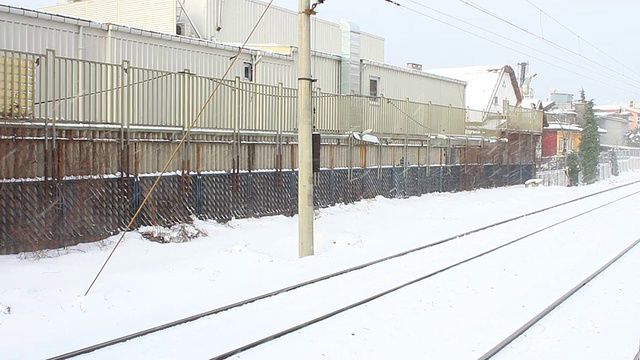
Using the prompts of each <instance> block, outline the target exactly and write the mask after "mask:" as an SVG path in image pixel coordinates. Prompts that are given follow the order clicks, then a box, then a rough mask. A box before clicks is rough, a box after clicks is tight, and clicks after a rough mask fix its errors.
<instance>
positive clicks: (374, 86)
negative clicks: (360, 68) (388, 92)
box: [369, 76, 380, 98]
mask: <svg viewBox="0 0 640 360" xmlns="http://www.w3.org/2000/svg"><path fill="white" fill-rule="evenodd" d="M379 91H380V77H378V76H371V77H369V96H371V97H374V98H377V97H378V95H379Z"/></svg>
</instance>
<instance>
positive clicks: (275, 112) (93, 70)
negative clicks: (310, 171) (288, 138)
mask: <svg viewBox="0 0 640 360" xmlns="http://www.w3.org/2000/svg"><path fill="white" fill-rule="evenodd" d="M216 86H219V90H218V93H216V95H215V96H214V97H213V98H212V99H211V102H210V103H209V105H208V107H207V108H206V109H204V111H203V112H202V113H201V114H200V117H199V119H198V121H197V123H196V127H197V128H202V129H217V130H222V129H227V130H234V131H241V130H243V131H267V132H295V131H296V130H297V125H296V116H295V114H296V93H297V91H296V89H292V88H285V87H283V86H282V85H280V86H270V85H261V84H255V83H252V82H246V81H240V78H236V79H233V80H220V79H214V78H210V77H206V76H200V75H196V74H192V73H191V72H190V71H189V70H187V69H185V70H183V71H179V72H168V71H161V70H154V69H148V68H140V67H134V66H130V64H129V62H128V61H123V62H122V63H121V64H108V63H102V62H97V61H88V60H80V59H74V58H68V57H61V56H56V54H55V51H53V50H48V51H47V52H46V54H35V53H25V52H18V51H9V50H0V90H2V92H1V93H0V94H1V95H0V117H1V118H4V119H12V120H36V121H48V122H52V123H79V124H86V125H87V126H96V125H111V126H121V127H123V128H129V127H130V126H166V127H174V128H182V129H184V128H186V127H188V126H189V124H190V123H191V122H192V121H193V120H194V119H195V118H196V116H197V115H198V114H199V113H200V110H201V109H202V107H203V106H204V104H205V103H206V101H207V99H208V98H209V95H210V94H211V93H212V91H213V89H214V88H215V87H216ZM313 103H314V125H315V128H316V130H318V131H321V132H326V133H344V132H348V131H354V130H359V131H363V130H366V129H372V130H373V131H374V132H375V133H378V134H385V135H394V134H395V135H424V134H433V133H436V134H457V135H462V136H464V135H465V134H466V132H467V129H466V128H465V123H467V125H469V124H470V123H472V122H473V121H470V120H469V119H472V118H474V116H473V114H470V113H473V112H474V111H473V110H468V109H464V108H457V107H452V106H450V105H447V104H432V103H419V102H413V101H409V100H399V99H387V98H371V97H366V96H356V95H337V94H327V93H320V92H316V93H314V97H313ZM484 115H485V116H484V119H492V118H495V119H500V120H499V121H498V122H490V123H486V121H485V123H484V124H483V125H482V126H481V128H482V129H484V132H486V133H491V132H492V131H493V133H491V136H495V135H497V136H499V135H500V134H499V133H496V130H497V131H504V130H509V129H512V130H518V131H528V132H536V133H540V132H542V112H540V111H535V110H529V109H523V108H519V107H510V108H509V111H508V112H507V113H506V114H502V115H500V114H484ZM476 125H477V124H476ZM469 126H470V129H469V133H470V134H471V135H476V134H477V131H472V130H473V129H472V127H473V126H472V125H469ZM476 127H477V126H476ZM480 135H483V134H480Z"/></svg>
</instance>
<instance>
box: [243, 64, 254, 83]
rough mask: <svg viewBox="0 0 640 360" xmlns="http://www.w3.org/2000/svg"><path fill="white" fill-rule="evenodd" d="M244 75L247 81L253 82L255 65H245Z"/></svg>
mask: <svg viewBox="0 0 640 360" xmlns="http://www.w3.org/2000/svg"><path fill="white" fill-rule="evenodd" d="M242 74H243V75H242V76H243V78H244V79H245V80H246V81H253V64H252V63H250V62H246V63H244V70H243V73H242Z"/></svg>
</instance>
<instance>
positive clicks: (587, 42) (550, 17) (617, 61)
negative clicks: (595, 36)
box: [525, 0, 640, 76]
mask: <svg viewBox="0 0 640 360" xmlns="http://www.w3.org/2000/svg"><path fill="white" fill-rule="evenodd" d="M525 1H526V2H528V3H529V5H531V6H533V7H534V8H536V9H538V10H539V11H540V13H541V14H544V15H546V16H547V17H548V18H549V19H551V20H553V21H554V22H555V23H557V24H558V25H560V26H562V27H563V28H564V29H565V30H567V31H569V32H570V33H572V34H573V35H575V36H576V37H577V38H578V46H580V43H579V41H580V40H582V41H583V42H584V43H585V44H587V45H589V46H591V47H592V48H594V49H596V50H598V51H599V52H600V53H602V54H603V55H605V56H606V57H608V58H609V59H611V60H613V61H615V62H616V63H618V64H619V65H621V66H622V68H623V69H625V68H626V69H627V70H629V71H631V72H632V73H634V74H636V75H638V76H640V73H637V72H635V71H634V70H633V69H632V68H630V67H629V66H627V65H625V64H624V63H622V62H621V61H619V60H618V59H616V58H614V57H613V56H611V54H609V53H607V52H606V51H603V50H602V49H600V48H599V47H597V46H595V45H594V44H592V43H591V42H589V41H588V40H587V39H585V38H584V37H582V36H580V35H579V34H578V33H576V32H575V31H573V30H571V29H570V28H569V27H567V26H566V25H564V24H563V23H561V22H560V21H558V20H556V18H554V17H553V16H551V15H550V14H549V13H548V12H546V11H544V10H542V9H541V8H540V7H538V6H537V5H536V4H534V3H532V2H531V1H530V0H525Z"/></svg>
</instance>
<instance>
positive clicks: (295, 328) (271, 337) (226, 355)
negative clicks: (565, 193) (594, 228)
mask: <svg viewBox="0 0 640 360" xmlns="http://www.w3.org/2000/svg"><path fill="white" fill-rule="evenodd" d="M637 194H640V190H639V191H636V192H634V193H631V194H628V195H625V196H623V197H620V198H617V199H615V200H612V201H609V202H607V203H605V204H603V205H599V206H597V207H595V208H592V209H590V210H587V211H584V212H581V213H579V214H577V215H574V216H571V217H569V218H566V219H564V220H561V221H558V222H556V223H553V224H551V225H547V226H545V227H543V228H541V229H538V230H536V231H533V232H531V233H529V234H526V235H523V236H521V237H519V238H517V239H515V240H511V241H509V242H507V243H504V244H502V245H500V246H496V247H494V248H492V249H489V250H487V251H484V252H481V253H479V254H476V255H474V256H472V257H469V258H466V259H465V260H462V261H459V262H457V263H454V264H451V265H449V266H447V267H444V268H441V269H440V270H436V271H434V272H431V273H429V274H426V275H423V276H421V277H419V278H416V279H413V280H411V281H409V282H405V283H403V284H401V285H398V286H396V287H393V288H391V289H389V290H385V291H383V292H381V293H378V294H376V295H373V296H370V297H368V298H366V299H363V300H360V301H358V302H355V303H353V304H350V305H347V306H345V307H342V308H340V309H337V310H334V311H332V312H330V313H327V314H324V315H322V316H319V317H317V318H315V319H312V320H309V321H306V322H304V323H301V324H298V325H296V326H293V327H290V328H288V329H286V330H283V331H280V332H278V333H276V334H272V335H269V336H267V337H264V338H262V339H260V340H256V341H254V342H252V343H250V344H246V345H243V346H241V347H239V348H236V349H233V350H230V351H228V352H226V353H224V354H220V355H216V356H215V357H213V358H211V360H222V359H227V358H229V357H231V356H233V355H237V354H239V353H241V352H244V351H246V350H249V349H251V348H254V347H256V346H259V345H262V344H265V343H267V342H269V341H272V340H275V339H277V338H279V337H282V336H284V335H287V334H290V333H292V332H295V331H298V330H301V329H303V328H305V327H308V326H311V325H313V324H315V323H318V322H320V321H323V320H326V319H328V318H330V317H333V316H335V315H338V314H340V313H343V312H345V311H348V310H351V309H353V308H356V307H358V306H361V305H364V304H366V303H369V302H371V301H373V300H376V299H378V298H380V297H383V296H385V295H388V294H391V293H393V292H396V291H398V290H401V289H403V288H405V287H408V286H410V285H413V284H416V283H418V282H421V281H423V280H426V279H428V278H431V277H433V276H435V275H438V274H440V273H443V272H445V271H447V270H450V269H452V268H455V267H458V266H460V265H463V264H466V263H468V262H470V261H473V260H475V259H478V258H480V257H483V256H485V255H488V254H491V253H493V252H495V251H498V250H500V249H502V248H505V247H507V246H509V245H513V244H515V243H517V242H519V241H521V240H524V239H526V238H528V237H530V236H533V235H535V234H538V233H541V232H543V231H545V230H548V229H551V228H553V227H556V226H558V225H561V224H564V223H566V222H568V221H571V220H573V219H576V218H578V217H580V216H583V215H586V214H589V213H591V212H594V211H596V210H599V209H601V208H603V207H605V206H608V205H611V204H613V203H616V202H618V201H620V200H624V199H626V198H628V197H631V196H633V195H637ZM638 242H640V239H638V240H637V241H636V242H635V243H634V244H633V246H635V245H636V244H637V243H638ZM633 246H631V247H633ZM631 247H630V248H631ZM630 248H628V249H627V250H626V251H628V250H629V249H630ZM620 256H622V255H620ZM616 260H617V259H616ZM481 359H484V358H481Z"/></svg>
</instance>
